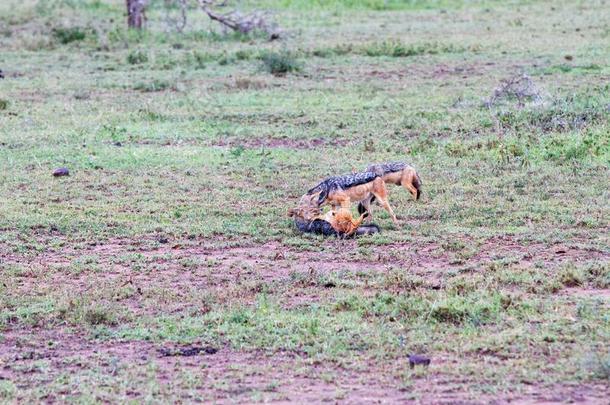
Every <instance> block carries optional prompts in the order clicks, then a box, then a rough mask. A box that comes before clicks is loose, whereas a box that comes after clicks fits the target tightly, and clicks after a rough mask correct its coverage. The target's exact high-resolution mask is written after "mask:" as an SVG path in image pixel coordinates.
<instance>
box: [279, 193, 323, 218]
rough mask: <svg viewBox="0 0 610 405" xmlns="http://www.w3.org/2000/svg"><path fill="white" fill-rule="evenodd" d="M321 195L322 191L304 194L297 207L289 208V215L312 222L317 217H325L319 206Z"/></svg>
mask: <svg viewBox="0 0 610 405" xmlns="http://www.w3.org/2000/svg"><path fill="white" fill-rule="evenodd" d="M319 195H320V193H315V194H305V195H303V196H302V197H301V199H300V200H299V204H298V205H297V207H296V208H291V209H289V210H288V216H289V217H292V218H297V219H300V220H304V221H307V222H311V221H314V220H316V219H324V215H322V210H320V207H318V197H319Z"/></svg>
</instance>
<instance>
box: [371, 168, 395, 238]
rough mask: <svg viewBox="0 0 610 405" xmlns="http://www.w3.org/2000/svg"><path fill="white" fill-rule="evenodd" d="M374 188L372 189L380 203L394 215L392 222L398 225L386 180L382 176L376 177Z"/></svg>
mask: <svg viewBox="0 0 610 405" xmlns="http://www.w3.org/2000/svg"><path fill="white" fill-rule="evenodd" d="M375 182H376V183H375V185H374V189H373V191H372V193H373V195H374V196H375V197H376V198H377V199H378V200H379V204H381V206H382V207H383V208H385V210H386V211H387V212H388V213H389V214H390V217H392V222H394V225H396V226H398V219H397V218H396V215H395V214H394V210H393V209H392V207H390V203H389V202H388V189H387V187H386V185H385V182H384V181H383V180H382V179H381V178H379V177H378V178H377V179H375Z"/></svg>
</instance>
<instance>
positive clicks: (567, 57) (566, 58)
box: [564, 55, 574, 60]
mask: <svg viewBox="0 0 610 405" xmlns="http://www.w3.org/2000/svg"><path fill="white" fill-rule="evenodd" d="M564 58H565V60H574V57H573V56H572V55H566V56H564Z"/></svg>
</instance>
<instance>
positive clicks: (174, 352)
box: [159, 346, 218, 357]
mask: <svg viewBox="0 0 610 405" xmlns="http://www.w3.org/2000/svg"><path fill="white" fill-rule="evenodd" d="M216 352H218V349H216V348H214V347H210V346H205V347H201V346H192V347H182V348H166V347H162V348H161V349H159V353H161V355H162V356H164V357H168V356H196V355H198V354H200V353H205V354H215V353H216Z"/></svg>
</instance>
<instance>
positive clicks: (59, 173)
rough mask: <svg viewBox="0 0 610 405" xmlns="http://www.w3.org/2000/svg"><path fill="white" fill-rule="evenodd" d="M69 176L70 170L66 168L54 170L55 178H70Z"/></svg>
mask: <svg viewBox="0 0 610 405" xmlns="http://www.w3.org/2000/svg"><path fill="white" fill-rule="evenodd" d="M69 175H70V170H68V169H67V168H65V167H59V168H57V169H55V170H53V176H55V177H61V176H69Z"/></svg>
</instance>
